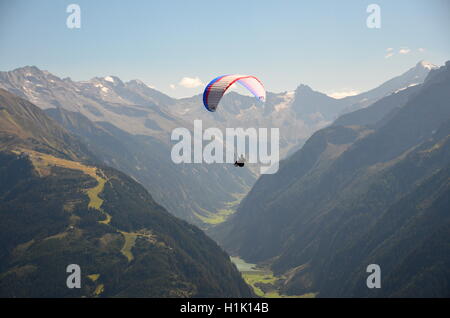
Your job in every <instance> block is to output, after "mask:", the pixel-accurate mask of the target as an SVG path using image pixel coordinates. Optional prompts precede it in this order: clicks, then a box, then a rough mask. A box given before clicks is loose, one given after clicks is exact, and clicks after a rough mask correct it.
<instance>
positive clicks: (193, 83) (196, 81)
mask: <svg viewBox="0 0 450 318" xmlns="http://www.w3.org/2000/svg"><path fill="white" fill-rule="evenodd" d="M178 85H180V86H182V87H186V88H196V87H199V86H203V85H204V84H203V82H202V81H201V80H200V78H198V77H183V78H182V79H181V81H180V82H179V83H178Z"/></svg>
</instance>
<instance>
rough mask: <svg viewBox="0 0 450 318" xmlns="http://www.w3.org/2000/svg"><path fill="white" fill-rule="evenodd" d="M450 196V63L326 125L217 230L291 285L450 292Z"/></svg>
mask: <svg viewBox="0 0 450 318" xmlns="http://www.w3.org/2000/svg"><path fill="white" fill-rule="evenodd" d="M393 82H395V81H393ZM449 199H450V61H449V62H447V63H446V64H445V66H442V67H440V68H438V69H435V68H433V69H432V70H431V71H430V72H429V73H428V75H427V77H426V79H425V81H424V83H423V84H418V85H407V87H406V88H404V89H401V90H396V91H394V92H393V93H392V94H390V95H388V96H386V97H384V98H381V99H378V100H377V101H376V102H375V103H372V104H371V105H370V106H368V107H366V108H362V109H359V110H356V111H354V112H351V113H347V114H344V115H342V116H340V117H339V118H338V119H337V120H336V121H334V123H333V124H332V125H329V126H328V127H326V128H323V129H321V130H318V131H317V132H315V133H314V134H313V135H312V136H311V137H310V138H309V139H308V140H307V141H306V142H305V144H304V145H303V147H302V148H301V149H300V150H298V151H297V152H295V153H294V154H293V155H291V156H290V157H288V158H287V159H286V160H284V161H282V162H281V163H280V170H279V172H278V173H277V174H274V175H264V176H261V177H260V178H259V179H258V181H257V182H256V184H255V185H254V186H253V188H252V189H251V191H250V192H249V194H248V195H247V196H246V197H245V198H244V199H243V200H242V202H241V204H240V205H239V207H238V209H237V212H236V213H235V214H234V215H233V216H232V217H230V218H229V220H228V221H227V222H225V223H223V224H221V225H219V226H218V227H216V228H215V229H214V231H212V232H211V235H212V236H214V237H215V238H216V239H217V240H218V241H219V242H220V243H221V244H222V246H224V247H225V248H226V249H227V250H228V251H229V253H230V254H232V255H239V256H240V257H242V258H243V259H245V260H246V261H249V262H254V263H258V264H264V265H265V266H269V267H270V268H271V269H272V270H273V271H274V272H275V273H276V274H277V275H278V277H283V280H281V282H280V284H281V290H282V291H283V292H284V293H287V294H293V295H296V294H302V293H315V294H316V295H318V296H319V297H449V296H450V272H449V268H450V249H449V244H448V242H449V239H450V214H449V212H450V210H449V207H450V201H449ZM370 264H377V265H379V266H380V269H381V277H382V287H381V288H380V289H369V288H367V286H366V278H367V276H368V275H369V274H368V273H367V272H366V268H367V266H368V265H370Z"/></svg>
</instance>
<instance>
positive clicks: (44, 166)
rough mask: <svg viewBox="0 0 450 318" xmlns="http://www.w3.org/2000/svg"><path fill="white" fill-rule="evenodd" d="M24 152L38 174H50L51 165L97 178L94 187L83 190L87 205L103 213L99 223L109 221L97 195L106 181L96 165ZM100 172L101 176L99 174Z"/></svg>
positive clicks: (108, 216)
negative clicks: (86, 197) (103, 216)
mask: <svg viewBox="0 0 450 318" xmlns="http://www.w3.org/2000/svg"><path fill="white" fill-rule="evenodd" d="M24 152H26V153H27V154H28V155H29V157H30V159H31V162H32V163H33V166H34V167H35V169H36V171H37V172H38V174H39V175H40V176H47V175H50V173H51V167H61V168H66V169H72V170H78V171H82V172H83V173H85V174H87V175H88V176H90V177H92V178H94V179H95V180H97V185H96V186H95V187H93V188H89V189H86V190H85V192H86V194H87V196H88V197H89V204H88V207H89V208H91V209H96V210H98V211H100V212H102V213H103V214H104V215H105V219H104V220H102V221H99V222H100V223H103V224H109V223H110V222H111V216H110V215H109V214H108V213H106V212H105V211H103V209H102V208H101V206H102V204H103V200H102V199H101V198H100V197H99V195H100V193H102V191H103V188H104V187H105V183H106V181H107V179H106V177H105V176H104V175H103V173H102V171H101V170H99V169H97V168H96V167H90V166H86V165H84V164H82V163H80V162H76V161H71V160H66V159H61V158H57V157H54V156H51V155H48V154H44V153H40V152H37V151H33V150H24ZM15 153H18V154H19V153H20V152H18V151H15ZM100 174H101V175H102V176H100ZM65 208H66V209H67V210H68V211H70V209H71V208H73V207H71V206H70V205H67V206H65Z"/></svg>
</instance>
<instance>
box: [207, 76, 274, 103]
mask: <svg viewBox="0 0 450 318" xmlns="http://www.w3.org/2000/svg"><path fill="white" fill-rule="evenodd" d="M236 82H237V83H239V84H241V85H242V86H244V87H245V88H246V89H247V90H249V91H250V92H251V93H252V94H253V95H254V96H255V97H256V98H257V99H258V100H259V101H261V102H265V100H266V90H265V89H264V86H263V85H262V83H261V82H260V80H259V79H257V78H256V77H254V76H249V75H239V74H233V75H222V76H219V77H216V78H215V79H213V80H212V81H211V82H210V83H209V84H208V85H207V86H206V88H205V91H204V92H203V104H204V105H205V108H206V109H207V110H209V111H210V112H215V111H216V109H217V106H218V105H219V102H220V100H221V99H222V96H223V95H224V94H225V92H226V91H227V90H228V89H229V88H230V87H231V85H233V84H234V83H236Z"/></svg>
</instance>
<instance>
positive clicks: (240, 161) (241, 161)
mask: <svg viewBox="0 0 450 318" xmlns="http://www.w3.org/2000/svg"><path fill="white" fill-rule="evenodd" d="M244 165H245V157H244V155H241V156H240V157H239V159H238V160H236V161H235V162H234V166H235V167H241V168H242V167H243V166H244Z"/></svg>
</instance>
